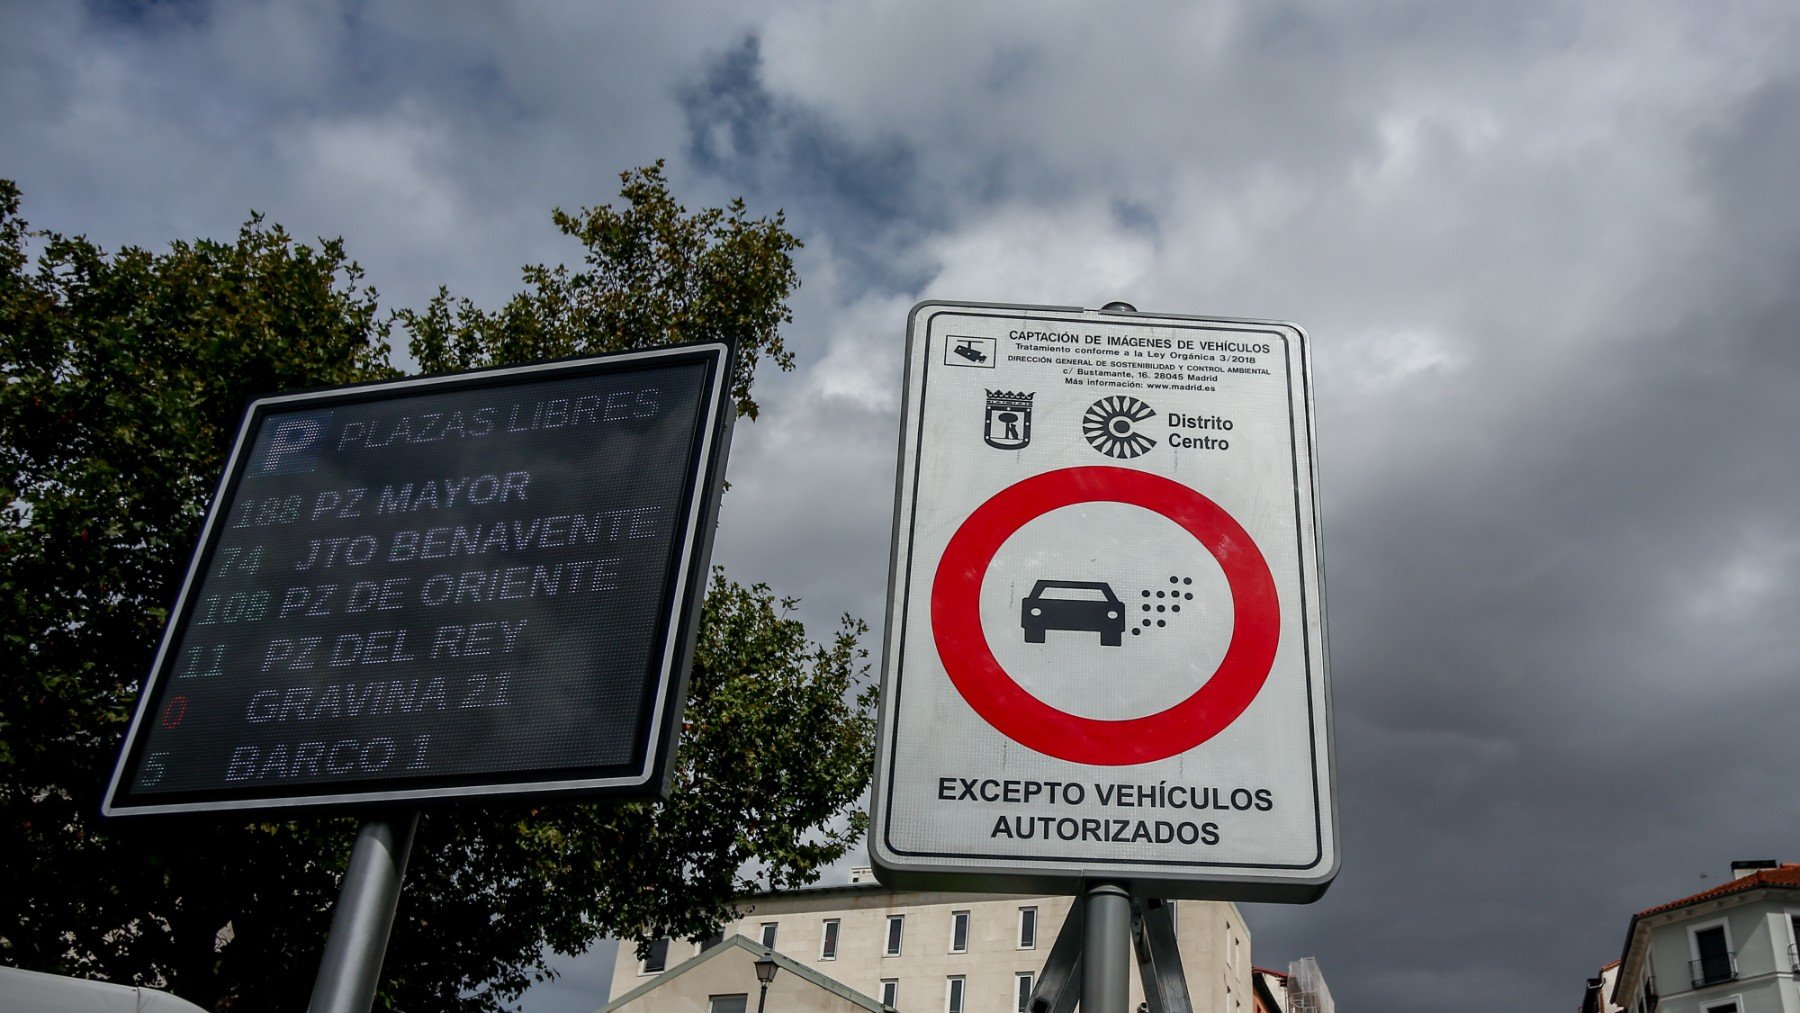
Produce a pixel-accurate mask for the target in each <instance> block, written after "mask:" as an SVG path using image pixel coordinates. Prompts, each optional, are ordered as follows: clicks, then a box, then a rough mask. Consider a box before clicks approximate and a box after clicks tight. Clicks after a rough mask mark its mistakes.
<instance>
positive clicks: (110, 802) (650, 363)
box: [101, 342, 736, 816]
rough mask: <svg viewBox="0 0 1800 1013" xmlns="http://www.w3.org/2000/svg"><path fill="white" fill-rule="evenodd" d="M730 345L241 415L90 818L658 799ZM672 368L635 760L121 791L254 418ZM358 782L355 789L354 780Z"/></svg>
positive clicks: (137, 759)
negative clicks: (679, 383)
mask: <svg viewBox="0 0 1800 1013" xmlns="http://www.w3.org/2000/svg"><path fill="white" fill-rule="evenodd" d="M735 357H736V347H735V345H733V344H731V343H729V342H703V343H691V344H682V345H673V346H668V347H665V348H657V349H649V350H644V351H633V352H622V353H614V354H607V355H599V356H585V357H581V358H574V359H564V360H558V361H554V362H545V363H537V364H532V365H526V366H512V367H500V368H493V369H482V370H474V371H469V372H463V373H452V374H441V375H434V376H423V377H412V378H407V379H402V380H394V381H378V382H374V383H367V384H358V385H354V386H349V387H342V388H334V389H326V390H316V391H303V392H296V393H289V394H280V395H274V396H270V397H264V398H258V399H256V400H254V401H252V402H251V403H250V404H249V405H247V406H246V408H245V411H244V416H243V420H242V423H241V424H240V427H239V430H238V435H237V437H236V439H235V441H234V442H233V445H232V449H231V453H230V456H229V458H228V460H227V463H226V466H225V470H224V473H223V474H222V476H221V477H220V480H219V485H218V488H217V490H216V492H215V493H214V495H213V498H212V501H211V504H210V506H209V508H208V510H207V513H206V519H205V522H204V526H203V527H202V530H201V535H200V540H199V542H198V544H197V545H196V546H195V549H194V551H193V555H192V557H191V559H190V562H189V565H188V568H187V572H186V576H185V577H184V579H183V581H182V584H181V590H180V593H179V595H178V596H177V598H176V600H175V604H174V606H173V607H172V608H171V609H170V612H169V617H170V618H169V620H168V622H166V623H165V625H164V628H163V635H162V639H161V641H160V643H159V645H158V647H157V652H156V656H155V660H154V662H153V663H152V666H151V669H150V673H149V676H148V678H147V679H146V682H145V684H144V688H143V690H142V692H141V693H140V696H139V701H138V707H137V710H136V712H135V714H134V715H133V717H132V721H131V726H130V728H129V730H128V731H127V733H126V736H125V740H124V744H123V748H122V749H121V751H120V755H119V760H118V762H117V764H116V765H115V768H114V770H113V774H112V779H111V781H110V783H109V784H108V787H107V790H106V795H105V801H104V803H103V805H102V809H101V811H102V813H103V814H104V815H106V816H126V815H138V814H174V813H196V812H214V811H234V810H254V809H291V808H317V807H331V806H348V805H356V806H367V805H370V804H379V805H384V806H387V805H392V804H394V803H413V804H419V803H428V802H432V801H460V800H472V799H483V798H506V797H523V796H531V797H542V796H545V795H558V796H575V795H579V796H587V797H594V796H606V797H666V795H667V794H668V790H669V784H670V782H671V780H672V778H673V775H674V769H673V765H674V753H675V748H674V747H675V744H676V740H677V739H678V737H679V736H678V734H677V732H678V727H679V726H678V722H679V720H680V715H681V712H682V709H683V706H684V704H685V700H686V694H687V680H688V672H689V668H690V667H691V665H692V663H693V652H694V642H695V634H696V630H697V627H698V624H699V617H700V607H701V603H702V599H703V598H704V596H705V593H706V583H707V574H708V572H709V569H710V565H711V564H710V558H711V552H712V542H713V534H714V531H715V528H716V527H717V523H716V522H717V516H718V510H719V501H720V497H721V493H722V490H723V486H724V474H725V463H726V457H727V454H728V451H729V448H730V437H731V428H732V423H733V420H734V416H735V410H734V404H733V402H732V399H731V377H732V368H733V364H734V362H735ZM678 365H694V366H699V367H701V369H702V372H701V384H700V390H699V397H698V398H697V399H696V402H695V403H693V404H691V405H690V404H685V403H684V404H683V405H681V408H682V410H684V411H688V410H691V411H693V412H694V413H695V424H694V428H693V433H692V437H691V439H690V442H689V447H688V452H687V455H686V458H685V459H684V460H681V461H676V462H671V467H680V468H681V469H683V471H682V483H683V484H682V491H681V494H680V498H679V500H678V504H679V515H678V516H677V517H676V518H675V520H676V530H674V531H673V532H671V542H672V544H673V548H674V551H673V553H672V554H671V556H670V562H669V565H668V568H667V571H666V572H665V575H664V587H665V593H664V595H663V597H662V601H661V604H660V606H659V608H658V612H657V616H658V620H657V621H658V623H659V626H658V628H657V629H656V631H655V634H654V639H653V645H654V646H653V648H652V653H651V658H650V659H649V660H651V661H653V662H654V663H655V665H656V672H655V673H654V678H653V679H652V680H651V681H650V683H649V685H648V687H647V689H646V697H647V698H649V699H648V700H647V704H648V705H647V706H646V707H644V708H643V710H642V711H641V714H642V716H643V717H644V720H643V721H642V722H641V723H640V725H639V726H638V727H637V729H636V732H635V739H634V747H633V750H632V752H633V755H634V756H635V761H633V762H629V763H627V764H625V765H622V766H609V767H607V768H604V769H602V768H591V767H588V768H583V767H574V768H545V769H543V770H534V771H529V772H524V776H521V774H520V773H519V772H512V773H508V772H500V773H493V772H489V773H487V774H476V773H465V774H442V775H434V776H431V777H421V778H413V779H410V780H408V781H407V783H404V784H401V783H395V782H396V781H398V780H400V779H396V778H388V779H382V780H375V779H365V780H361V781H358V780H350V779H346V780H340V781H335V782H326V783H323V784H320V783H313V784H302V785H295V786H293V787H292V788H291V789H289V790H285V791H283V790H276V789H275V788H274V786H267V785H264V786H255V785H252V786H246V787H244V788H241V789H218V790H199V791H191V792H183V793H181V794H180V795H175V796H171V795H169V794H162V795H154V794H152V795H145V794H142V793H139V794H135V795H134V794H133V793H132V792H131V791H130V789H129V785H130V783H131V779H132V777H134V776H135V775H136V773H137V771H138V770H139V768H140V766H141V765H142V763H143V761H144V752H145V740H146V739H147V735H145V734H142V733H143V730H144V728H145V724H146V721H147V720H148V716H149V715H152V714H155V713H158V712H159V711H158V708H160V706H161V705H162V703H163V698H164V696H165V695H166V689H167V687H168V686H169V685H170V684H171V682H172V670H173V668H174V665H175V658H174V657H173V656H172V652H173V649H174V647H175V645H176V644H178V643H179V642H180V640H181V638H182V635H183V634H184V632H185V630H186V627H187V625H188V623H189V621H190V620H191V619H192V618H193V613H194V609H195V607H196V604H197V603H196V600H195V597H196V596H195V592H196V590H197V588H198V586H199V582H200V579H201V576H202V574H204V573H207V572H208V571H209V569H210V567H211V565H212V562H213V558H214V554H215V553H214V550H215V549H216V548H217V546H218V544H219V541H220V537H221V535H222V530H223V524H224V520H225V519H226V518H227V517H228V516H229V515H230V512H231V510H232V508H233V507H234V506H235V505H236V502H237V497H238V492H239V488H240V485H241V482H242V480H243V478H244V476H245V472H246V468H247V463H248V458H249V456H250V454H249V449H248V448H249V447H250V446H251V444H252V442H253V441H254V439H255V438H256V436H257V434H258V433H259V432H260V430H261V427H262V426H263V425H264V424H265V422H267V421H269V420H270V419H272V418H277V417H279V416H280V415H281V414H282V413H284V412H291V411H296V410H301V409H316V408H320V407H326V406H331V405H347V404H358V403H367V402H375V401H388V400H399V399H404V398H406V397H409V396H415V395H420V394H433V393H440V392H455V391H462V390H480V389H496V390H499V389H507V388H517V389H521V390H528V389H529V387H530V385H532V384H534V383H539V382H543V381H553V380H563V379H571V378H579V377H582V376H589V375H596V376H600V375H619V374H626V373H631V372H638V371H644V370H651V369H656V368H659V367H669V366H678ZM365 784H366V785H367V787H362V786H361V785H365Z"/></svg>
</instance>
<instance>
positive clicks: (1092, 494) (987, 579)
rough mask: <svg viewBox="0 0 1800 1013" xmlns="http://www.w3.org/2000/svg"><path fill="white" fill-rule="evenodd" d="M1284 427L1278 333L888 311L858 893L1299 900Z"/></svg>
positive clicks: (1143, 321)
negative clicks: (862, 877)
mask: <svg viewBox="0 0 1800 1013" xmlns="http://www.w3.org/2000/svg"><path fill="white" fill-rule="evenodd" d="M1313 442H1314V437H1313V422H1312V399H1311V387H1310V375H1309V366H1308V352H1307V346H1306V336H1305V334H1304V333H1303V332H1302V331H1301V330H1300V329H1299V328H1298V327H1295V326H1293V325H1292V324H1285V323H1274V322H1267V321H1254V320H1228V319H1211V318H1202V317H1188V316H1169V315H1152V314H1140V313H1136V312H1114V311H1106V310H1081V309H1068V308H1057V307H1033V306H1008V305H992V304H974V303H951V302H927V303H921V304H920V305H919V306H917V307H915V308H914V310H913V312H912V315H911V317H910V319H909V323H908V333H907V366H906V396H905V402H904V417H903V420H902V424H901V447H900V459H899V468H898V475H897V494H896V501H897V505H896V510H895V522H894V544H893V556H892V564H891V574H890V589H889V602H888V617H887V646H886V655H885V658H884V665H883V686H882V707H881V717H880V726H879V739H878V744H877V757H876V768H875V786H874V793H873V809H872V821H873V826H872V828H871V831H870V853H871V858H872V860H873V862H874V864H875V865H876V866H877V868H879V869H880V870H881V872H882V877H883V881H884V882H890V883H893V884H898V885H902V886H920V887H933V886H941V887H955V888H964V889H970V888H972V889H991V890H1002V891H1005V890H1020V889H1067V888H1071V887H1073V886H1074V885H1075V884H1077V883H1079V882H1081V881H1090V882H1091V881H1095V880H1109V879H1110V880H1122V881H1128V882H1130V883H1131V884H1133V887H1134V889H1136V890H1140V891H1141V892H1144V893H1146V894H1148V895H1159V896H1165V897H1205V898H1229V899H1246V900H1273V901H1306V900H1311V899H1314V898H1316V897H1318V896H1319V895H1320V894H1321V893H1323V892H1324V890H1325V888H1326V887H1327V886H1328V885H1329V884H1330V882H1331V879H1332V877H1333V876H1334V875H1335V874H1336V870H1337V864H1338V848H1337V820H1336V796H1335V791H1334V786H1333V776H1332V759H1331V757H1332V753H1331V734H1330V712H1329V702H1330V697H1329V689H1328V686H1327V681H1326V651H1325V621H1324V614H1323V609H1322V586H1321V581H1322V572H1321V567H1320V562H1319V559H1320V553H1319V542H1318V510H1317V502H1316V498H1315V491H1314V486H1315V474H1316V461H1315V459H1314V455H1313Z"/></svg>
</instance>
